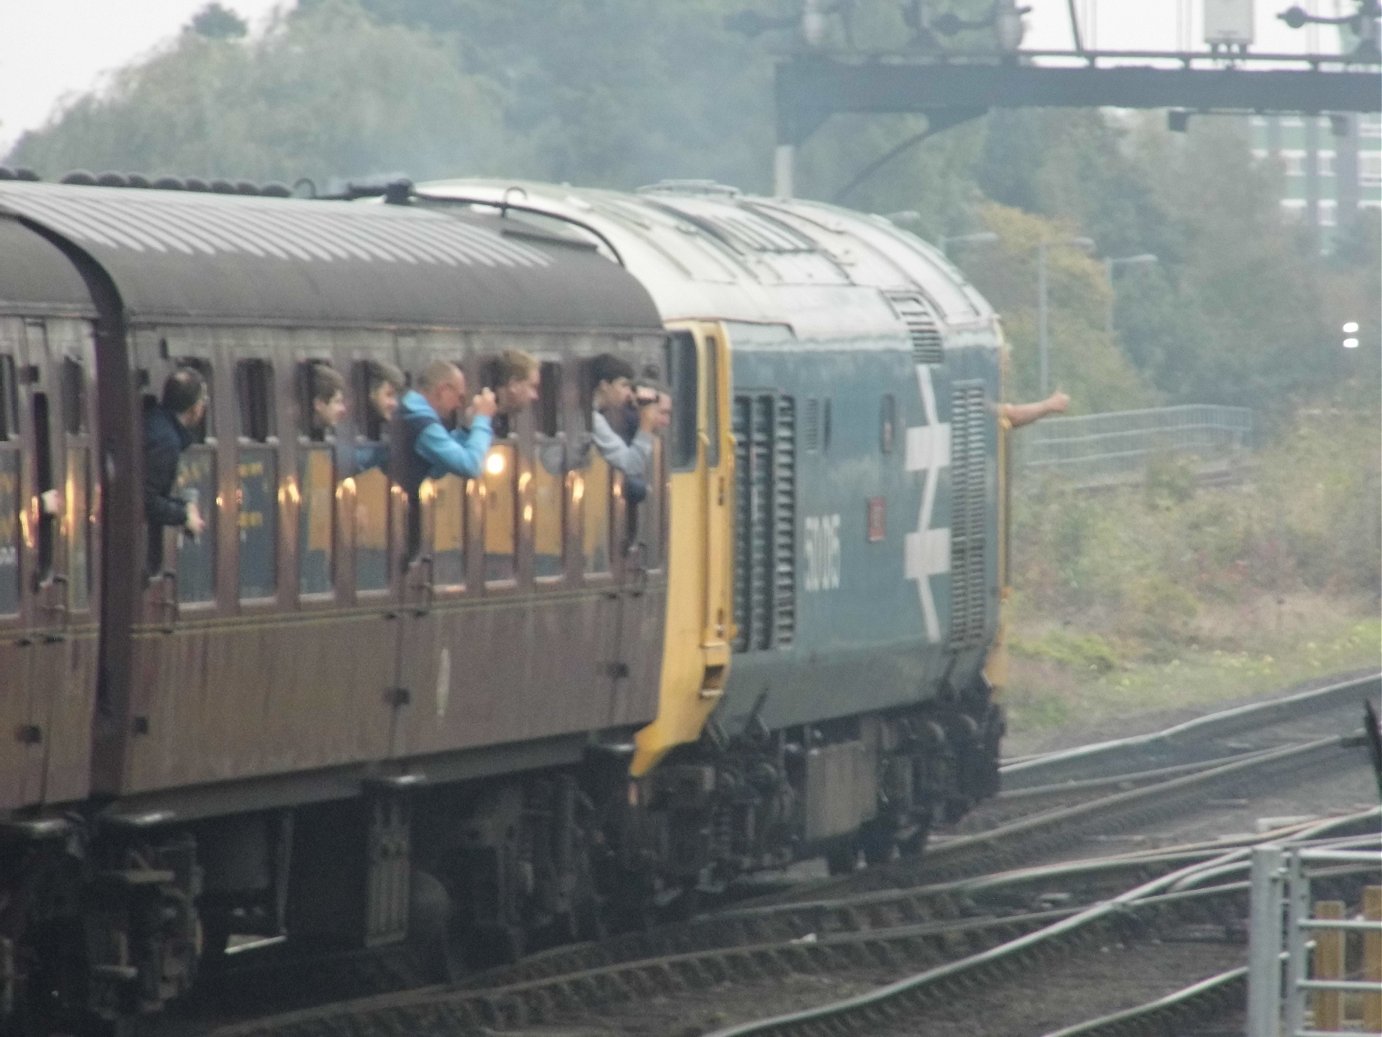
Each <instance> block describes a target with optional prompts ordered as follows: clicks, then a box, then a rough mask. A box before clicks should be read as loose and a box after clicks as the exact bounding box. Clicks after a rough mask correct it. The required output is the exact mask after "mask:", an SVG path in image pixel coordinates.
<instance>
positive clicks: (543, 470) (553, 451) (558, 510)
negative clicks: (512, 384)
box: [527, 362, 566, 580]
mask: <svg viewBox="0 0 1382 1037" xmlns="http://www.w3.org/2000/svg"><path fill="white" fill-rule="evenodd" d="M561 394H562V365H561V364H559V363H554V362H547V363H544V364H543V365H542V374H541V383H540V389H539V394H538V398H537V403H536V404H535V405H534V412H535V417H536V419H537V422H536V424H537V433H536V436H535V439H536V444H535V451H534V453H535V457H534V464H533V468H532V471H533V484H532V495H531V497H530V503H529V504H528V505H527V507H529V508H531V509H532V513H531V514H532V526H531V528H532V531H533V573H534V575H535V576H536V577H537V578H538V579H540V580H542V579H555V578H558V577H560V576H561V574H562V571H563V570H564V569H565V566H566V549H565V547H566V537H565V529H566V471H565V460H566V456H565V455H566V430H565V427H564V424H563V420H562V407H561Z"/></svg>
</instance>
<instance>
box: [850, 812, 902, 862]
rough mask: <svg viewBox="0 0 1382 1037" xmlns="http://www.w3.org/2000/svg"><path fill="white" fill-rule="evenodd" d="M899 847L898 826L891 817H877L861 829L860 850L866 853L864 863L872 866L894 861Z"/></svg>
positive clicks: (865, 823)
mask: <svg viewBox="0 0 1382 1037" xmlns="http://www.w3.org/2000/svg"><path fill="white" fill-rule="evenodd" d="M896 845H897V824H896V822H894V821H893V819H892V818H890V817H875V818H873V819H872V820H871V821H865V822H864V823H863V824H862V825H861V826H860V827H859V848H860V849H861V850H863V851H864V863H866V864H868V865H870V866H872V865H877V864H887V863H888V861H890V860H892V856H893V847H894V846H896Z"/></svg>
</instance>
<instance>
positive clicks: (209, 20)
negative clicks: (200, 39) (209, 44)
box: [187, 3, 250, 40]
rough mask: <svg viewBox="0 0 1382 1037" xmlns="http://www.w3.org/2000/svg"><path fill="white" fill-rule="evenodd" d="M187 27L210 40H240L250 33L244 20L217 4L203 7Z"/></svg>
mask: <svg viewBox="0 0 1382 1037" xmlns="http://www.w3.org/2000/svg"><path fill="white" fill-rule="evenodd" d="M187 27H188V28H189V29H190V30H191V31H192V32H195V33H196V34H197V35H198V36H205V37H206V38H207V39H208V40H238V39H240V38H242V37H244V36H245V35H247V34H248V33H249V31H250V30H249V26H248V25H246V24H245V20H244V19H243V18H241V17H240V16H239V15H238V14H236V13H235V12H234V11H231V10H228V9H227V8H224V7H222V6H221V5H220V4H217V3H211V4H207V5H206V6H205V7H203V8H202V9H201V10H200V11H198V12H197V13H196V14H195V15H193V16H192V21H191V22H189V23H188V26H187Z"/></svg>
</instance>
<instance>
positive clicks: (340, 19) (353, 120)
mask: <svg viewBox="0 0 1382 1037" xmlns="http://www.w3.org/2000/svg"><path fill="white" fill-rule="evenodd" d="M500 107H501V91H500V90H499V89H498V88H497V87H496V86H495V85H494V84H493V83H492V82H490V81H488V80H487V79H485V78H484V77H482V76H476V75H471V74H467V73H466V72H463V71H462V70H460V69H459V68H458V67H457V65H456V64H455V61H454V59H453V56H452V54H451V53H450V51H449V50H448V49H447V48H446V47H445V46H443V45H441V44H439V43H437V42H436V41H434V40H433V39H431V38H430V37H428V36H427V35H425V34H424V33H421V32H418V31H416V30H411V29H407V28H404V27H401V26H381V25H378V24H377V23H375V22H373V21H372V20H371V19H369V18H368V17H367V16H366V15H365V14H364V13H363V12H362V11H361V10H360V9H359V7H358V6H356V5H355V4H354V3H351V2H349V0H324V2H322V3H319V4H316V5H314V6H312V7H311V8H310V9H308V10H303V11H299V12H296V13H291V14H289V15H287V16H285V17H281V18H280V19H279V20H277V21H276V22H274V23H273V24H272V25H271V26H269V28H268V29H267V31H266V33H265V35H264V36H263V37H262V38H260V39H257V40H230V39H207V38H206V37H204V36H201V35H198V34H196V33H190V32H189V33H184V34H183V35H182V36H180V37H179V38H178V39H177V40H176V41H175V42H173V43H172V44H171V45H170V46H169V47H168V48H167V49H166V50H164V51H163V52H162V53H160V54H157V55H155V56H154V57H153V58H152V59H150V60H148V61H146V62H145V63H143V64H140V65H133V66H130V67H128V68H125V69H123V70H121V71H120V72H119V73H117V75H116V77H115V81H114V83H113V84H112V85H111V87H110V88H109V90H107V91H106V92H105V93H103V94H92V95H88V96H85V97H82V98H80V99H78V100H77V101H76V102H75V103H74V104H72V105H71V106H70V107H69V108H68V109H67V110H66V111H64V112H63V113H61V114H60V115H59V116H58V117H57V118H56V119H55V120H54V121H52V122H50V123H49V125H47V126H45V127H44V128H42V129H40V130H38V131H35V132H33V133H29V134H26V135H25V136H24V137H22V138H21V139H20V140H19V142H18V144H17V145H16V146H15V149H14V152H13V155H12V158H11V161H12V162H15V163H18V164H23V165H29V166H33V167H35V168H37V169H39V170H40V171H44V172H47V173H49V174H50V175H51V174H56V173H60V172H62V171H63V170H65V169H71V168H75V167H84V168H90V169H97V170H103V169H115V170H141V171H145V172H150V173H156V174H158V173H165V172H167V173H178V174H182V175H198V176H229V177H233V178H239V177H246V178H249V179H275V178H276V179H283V180H289V181H292V180H296V179H297V178H298V177H302V176H308V177H313V178H316V179H318V180H324V179H326V178H328V177H331V176H334V175H362V174H370V173H382V172H394V171H406V172H408V173H410V174H412V175H414V176H438V175H442V174H447V173H453V172H457V171H470V172H503V171H504V170H505V169H507V168H508V167H509V166H510V165H511V156H510V152H509V150H508V145H507V142H506V138H505V136H504V135H503V134H502V133H501V132H500V120H499V116H498V111H499V109H500Z"/></svg>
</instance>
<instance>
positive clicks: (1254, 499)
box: [1004, 412, 1382, 753]
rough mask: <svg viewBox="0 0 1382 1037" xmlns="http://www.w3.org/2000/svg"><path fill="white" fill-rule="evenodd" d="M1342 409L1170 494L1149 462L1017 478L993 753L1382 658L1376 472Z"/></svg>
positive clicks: (1156, 723) (1178, 711)
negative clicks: (1106, 488)
mask: <svg viewBox="0 0 1382 1037" xmlns="http://www.w3.org/2000/svg"><path fill="white" fill-rule="evenodd" d="M1356 418H1357V416H1356V415H1351V416H1348V415H1346V416H1340V417H1339V418H1338V419H1337V425H1333V424H1331V420H1332V419H1331V416H1330V415H1329V414H1327V413H1326V414H1321V413H1320V412H1313V413H1311V415H1310V416H1309V418H1308V420H1307V421H1306V422H1305V423H1304V424H1303V426H1302V425H1298V426H1297V427H1296V428H1295V429H1294V430H1292V431H1293V434H1291V435H1289V436H1287V437H1284V439H1283V443H1284V444H1285V445H1284V446H1282V447H1278V448H1269V449H1268V450H1266V451H1264V452H1263V453H1262V454H1261V455H1260V457H1259V458H1258V459H1257V460H1258V463H1257V464H1256V465H1254V466H1253V469H1252V471H1254V472H1258V473H1261V475H1256V476H1250V477H1249V478H1248V479H1247V480H1246V481H1245V482H1243V483H1240V484H1238V485H1235V486H1230V487H1219V488H1204V489H1196V488H1194V487H1193V484H1187V483H1185V481H1184V480H1170V481H1173V482H1175V484H1176V489H1177V492H1175V493H1169V492H1167V490H1166V486H1167V485H1168V477H1167V475H1166V473H1165V472H1156V473H1152V475H1151V477H1149V479H1148V481H1147V483H1146V484H1145V485H1143V486H1141V487H1132V488H1128V489H1126V490H1121V491H1117V492H1115V493H1106V494H1098V495H1090V494H1087V493H1080V492H1079V491H1076V490H1073V489H1069V488H1062V487H1059V486H1052V485H1049V484H1048V485H1041V486H1028V487H1023V488H1022V489H1023V491H1024V492H1023V493H1019V494H1017V495H1016V497H1015V502H1014V530H1013V543H1014V552H1015V553H1014V564H1013V575H1012V584H1013V586H1014V587H1015V589H1016V592H1015V594H1014V599H1013V602H1012V608H1011V610H1010V612H1009V617H1008V629H1009V635H1008V644H1009V649H1010V666H1009V674H1008V684H1007V687H1006V689H1005V691H1004V698H1005V702H1006V705H1007V709H1008V730H1009V737H1008V745H1007V751H1008V752H1009V753H1021V752H1029V751H1038V750H1041V749H1045V748H1054V747H1056V746H1058V745H1066V744H1073V743H1076V742H1084V741H1090V740H1093V739H1096V738H1100V737H1118V736H1119V735H1123V734H1130V733H1134V731H1144V730H1150V729H1154V728H1158V727H1162V726H1165V725H1166V724H1169V723H1174V722H1176V720H1177V719H1185V718H1188V717H1189V716H1193V715H1196V714H1197V713H1201V712H1204V711H1205V710H1206V708H1213V707H1215V706H1218V705H1225V704H1229V703H1232V702H1237V701H1243V700H1247V699H1250V698H1252V697H1253V696H1256V695H1262V694H1276V693H1279V692H1281V691H1282V690H1283V689H1286V688H1289V687H1293V686H1296V685H1300V684H1305V683H1307V682H1311V681H1319V680H1320V679H1321V678H1324V677H1327V676H1329V675H1335V674H1343V673H1349V672H1358V671H1362V670H1373V669H1378V668H1379V667H1382V617H1379V601H1382V595H1380V594H1379V582H1380V581H1382V543H1379V540H1382V536H1379V529H1382V521H1380V520H1379V511H1380V510H1382V501H1379V492H1378V485H1379V480H1382V474H1379V462H1378V456H1377V444H1376V443H1375V442H1374V441H1373V440H1374V439H1375V438H1376V437H1363V438H1360V437H1358V436H1357V429H1358V427H1360V426H1359V424H1358V423H1357V421H1356ZM1368 425H1369V423H1366V422H1365V423H1364V424H1363V427H1368ZM1370 426H1371V427H1372V428H1374V429H1375V428H1376V427H1377V423H1376V422H1375V421H1374V422H1371V423H1370ZM1172 474H1174V473H1172ZM1293 475H1294V477H1293Z"/></svg>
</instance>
